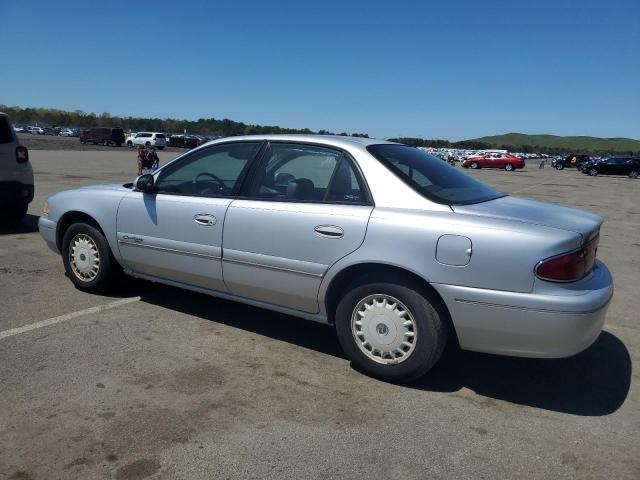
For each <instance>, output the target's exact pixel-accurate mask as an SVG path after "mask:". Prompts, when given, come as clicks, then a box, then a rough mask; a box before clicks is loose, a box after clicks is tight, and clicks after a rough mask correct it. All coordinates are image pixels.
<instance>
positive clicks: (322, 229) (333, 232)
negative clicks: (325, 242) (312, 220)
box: [313, 225, 344, 238]
mask: <svg viewBox="0 0 640 480" xmlns="http://www.w3.org/2000/svg"><path fill="white" fill-rule="evenodd" d="M313 230H314V231H315V232H316V234H317V235H318V236H320V237H324V238H342V237H343V236H344V230H342V228H340V227H338V226H336V225H318V226H317V227H316V228H314V229H313Z"/></svg>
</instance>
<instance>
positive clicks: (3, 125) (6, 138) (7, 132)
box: [0, 117, 13, 143]
mask: <svg viewBox="0 0 640 480" xmlns="http://www.w3.org/2000/svg"><path fill="white" fill-rule="evenodd" d="M11 142H13V127H12V126H11V124H10V123H9V122H8V121H7V119H6V118H5V117H0V143H11Z"/></svg>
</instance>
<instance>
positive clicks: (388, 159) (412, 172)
mask: <svg viewBox="0 0 640 480" xmlns="http://www.w3.org/2000/svg"><path fill="white" fill-rule="evenodd" d="M367 150H369V152H370V153H371V154H372V155H373V156H374V157H376V158H377V159H378V160H380V162H382V163H383V164H384V165H385V166H386V167H387V168H388V169H389V170H391V171H392V172H393V173H395V174H396V175H397V176H398V177H400V178H401V179H402V180H403V181H404V182H405V183H407V184H408V185H409V186H411V187H412V188H413V189H414V190H416V191H417V192H418V193H420V194H422V195H423V196H425V197H427V198H428V199H429V200H433V201H434V202H437V203H444V204H447V205H466V204H471V203H480V202H486V201H488V200H493V199H495V198H499V197H504V194H502V193H500V192H497V191H495V190H494V189H492V188H490V187H488V186H487V185H485V184H484V183H480V182H479V181H477V180H475V179H474V178H473V177H471V176H470V175H467V174H466V173H464V172H461V171H460V170H459V169H457V168H455V167H452V166H451V165H448V164H447V163H446V162H444V161H443V160H441V159H439V158H437V157H434V156H433V155H429V154H428V153H426V152H424V151H422V150H418V149H417V148H413V147H407V146H406V145H391V144H383V145H371V146H369V147H367Z"/></svg>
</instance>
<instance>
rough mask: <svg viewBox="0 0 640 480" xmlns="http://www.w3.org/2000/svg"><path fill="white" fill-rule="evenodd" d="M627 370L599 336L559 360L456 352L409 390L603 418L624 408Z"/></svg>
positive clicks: (614, 342)
mask: <svg viewBox="0 0 640 480" xmlns="http://www.w3.org/2000/svg"><path fill="white" fill-rule="evenodd" d="M631 372H632V364H631V357H630V355H629V351H628V350H627V348H626V347H625V345H624V343H622V341H620V339H618V337H616V336H615V335H613V334H612V333H610V332H606V331H603V332H602V333H601V334H600V336H599V337H598V339H597V340H596V341H595V342H594V344H593V345H592V346H591V347H589V348H588V349H587V350H585V351H584V352H581V353H579V354H578V355H574V356H573V357H569V358H562V359H532V358H516V357H504V356H499V355H489V354H483V353H476V352H467V351H459V352H457V353H456V354H455V355H448V356H447V357H446V358H445V359H444V361H443V362H441V363H439V364H438V365H436V367H435V368H434V369H433V370H431V372H429V374H428V375H427V376H425V377H423V378H422V379H420V380H418V381H417V382H415V383H413V384H412V385H411V386H412V387H413V388H417V389H420V390H426V391H436V392H457V391H459V390H461V389H462V388H468V389H470V390H472V391H474V392H475V393H476V394H478V395H482V396H484V397H487V398H492V399H496V400H503V401H506V402H510V403H514V404H517V405H523V406H529V407H535V408H541V409H544V410H552V411H556V412H562V413H570V414H573V415H582V416H602V415H609V414H611V413H613V412H615V411H616V410H618V409H619V408H620V407H621V406H622V404H623V403H624V401H625V399H626V398H627V395H628V393H629V387H630V385H631Z"/></svg>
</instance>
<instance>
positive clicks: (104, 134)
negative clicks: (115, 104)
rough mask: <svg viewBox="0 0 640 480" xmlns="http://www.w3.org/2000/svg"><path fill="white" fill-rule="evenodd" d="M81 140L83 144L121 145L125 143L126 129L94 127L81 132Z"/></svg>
mask: <svg viewBox="0 0 640 480" xmlns="http://www.w3.org/2000/svg"><path fill="white" fill-rule="evenodd" d="M80 142H81V143H82V144H86V143H93V144H94V145H97V144H98V143H100V144H102V145H105V146H106V145H115V146H116V147H119V146H120V145H122V144H123V143H124V130H122V129H121V128H109V127H94V128H89V129H85V130H82V131H81V132H80Z"/></svg>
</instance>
